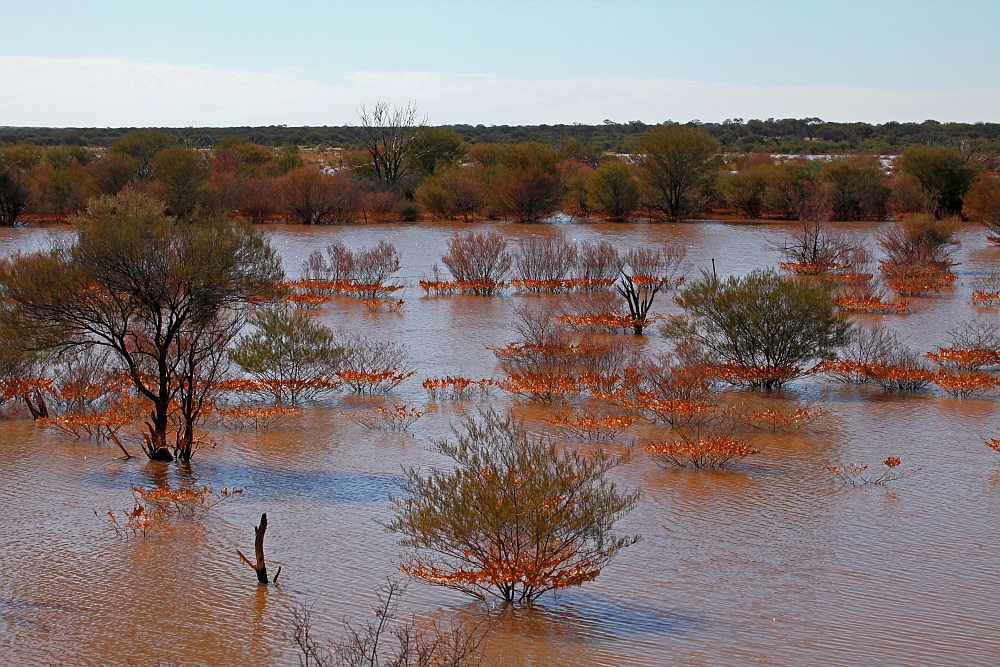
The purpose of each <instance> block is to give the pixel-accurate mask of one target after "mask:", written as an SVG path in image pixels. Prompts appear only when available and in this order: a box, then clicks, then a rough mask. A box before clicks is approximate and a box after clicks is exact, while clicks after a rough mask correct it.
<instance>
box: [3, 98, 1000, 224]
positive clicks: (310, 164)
mask: <svg viewBox="0 0 1000 667" xmlns="http://www.w3.org/2000/svg"><path fill="white" fill-rule="evenodd" d="M813 120H815V119H806V121H802V122H800V123H799V124H798V125H794V124H793V125H794V127H793V129H794V128H798V129H795V131H796V132H805V133H806V135H807V138H808V139H809V140H810V141H811V140H812V138H813V137H814V135H815V136H819V135H818V134H816V133H817V132H819V131H820V130H819V129H817V128H822V127H823V124H822V123H814V122H812V121H813ZM359 121H360V122H359V124H358V125H357V126H356V127H351V128H346V129H344V132H345V134H344V135H343V136H341V135H337V137H336V138H337V144H336V145H332V146H331V145H326V146H319V147H316V146H313V147H309V146H303V145H297V144H293V143H284V144H282V145H281V146H279V147H275V146H270V145H267V140H266V138H265V137H263V136H260V135H258V134H255V133H254V132H253V131H251V130H250V128H234V129H235V130H239V132H236V133H233V134H229V135H227V136H224V137H221V138H220V137H215V136H213V137H211V139H212V140H213V141H214V143H212V144H208V143H207V140H206V139H205V137H204V136H201V135H199V134H198V133H197V132H195V131H193V130H192V131H191V132H188V131H185V132H182V133H178V134H171V133H169V132H165V131H163V130H157V129H140V130H131V131H129V132H126V133H125V134H123V135H122V136H120V137H119V138H117V139H115V140H114V141H113V142H112V143H111V144H110V146H109V147H95V146H91V147H84V146H79V145H72V144H69V143H61V144H58V145H49V146H42V145H38V144H35V143H23V142H22V143H15V144H10V145H4V144H3V143H2V141H3V140H4V138H5V136H6V135H4V134H3V131H2V130H0V225H5V226H10V225H15V224H18V223H19V222H22V221H26V220H32V221H45V220H53V221H61V220H68V219H70V218H71V217H73V216H75V215H79V214H81V213H83V212H85V211H86V209H87V207H88V202H90V201H91V200H96V199H97V198H99V197H104V196H114V195H117V194H119V193H121V192H122V191H124V190H133V191H136V192H139V193H141V194H144V195H147V196H151V197H154V198H156V199H159V200H161V201H163V202H165V204H166V207H167V213H169V214H170V215H173V216H175V217H177V218H178V219H181V220H184V221H191V220H195V219H200V218H213V219H230V220H232V219H242V220H246V221H248V222H251V223H264V222H299V223H303V224H310V225H315V224H342V223H348V222H365V223H367V222H385V221H402V222H417V221H421V220H428V219H432V220H433V219H451V220H460V221H464V222H469V221H472V220H504V221H514V222H539V221H546V220H550V219H552V218H553V217H554V216H558V215H563V216H568V217H569V218H570V219H574V218H575V219H584V220H606V221H610V222H624V221H634V220H639V221H641V220H649V221H650V222H654V221H658V220H666V221H682V220H691V219H700V218H705V217H709V218H711V217H725V218H732V217H735V218H741V219H745V220H796V221H803V222H806V221H808V222H826V221H860V220H866V221H887V220H893V219H901V218H905V217H908V216H913V215H931V216H933V217H935V218H939V219H942V218H956V219H963V220H966V219H971V220H975V221H978V222H981V223H983V224H985V225H986V226H987V227H988V228H990V229H991V230H993V231H994V232H996V234H995V235H997V236H1000V177H998V174H1000V144H998V141H997V138H996V137H995V136H994V132H993V130H994V129H996V128H994V127H993V126H987V125H983V126H974V127H975V128H979V129H980V130H982V131H981V132H979V133H978V134H977V133H975V132H971V133H970V132H966V133H965V134H962V133H961V132H958V133H954V132H950V131H949V132H946V133H945V135H947V137H946V138H945V139H942V138H941V137H939V136H937V135H934V134H927V133H925V134H922V135H915V136H918V137H919V138H920V139H921V142H919V143H912V142H911V143H908V144H907V145H906V146H905V148H903V150H901V151H896V152H895V153H893V154H892V155H891V156H889V157H887V156H886V155H884V154H878V153H872V152H849V153H844V152H840V153H836V154H828V155H812V154H807V153H802V154H786V153H780V152H776V151H778V150H780V149H781V147H780V146H778V145H775V146H769V147H764V148H763V149H762V148H761V147H760V146H757V145H756V144H754V145H753V147H752V150H749V151H740V150H734V149H733V144H732V142H731V141H728V140H723V139H720V138H719V136H716V135H717V134H718V132H713V129H712V127H714V126H711V127H710V126H708V125H705V124H698V123H688V124H684V125H681V124H676V123H669V122H668V123H664V124H661V125H656V126H646V125H641V124H640V125H641V127H640V125H634V126H633V124H629V128H631V129H630V132H632V133H631V134H628V135H627V136H625V135H622V137H621V138H620V140H615V141H608V140H607V138H606V137H605V138H601V136H596V135H594V134H593V133H592V132H589V131H585V130H586V129H587V126H579V127H577V126H573V127H574V128H577V129H579V132H578V133H577V134H575V135H573V136H568V135H567V136H566V137H562V138H558V137H557V138H554V139H553V140H551V141H548V140H547V141H538V140H537V139H539V138H544V137H545V136H547V135H538V136H535V135H532V134H531V133H528V134H525V135H518V136H514V137H513V138H514V139H516V141H509V140H507V135H497V136H496V137H493V136H492V135H481V136H480V135H476V136H473V135H468V134H466V135H463V134H462V133H460V132H458V131H456V130H455V129H452V128H448V127H431V126H428V125H426V124H425V123H424V122H422V121H421V120H420V119H419V117H418V112H417V109H416V108H415V107H413V106H407V107H402V108H400V107H395V106H392V105H390V104H386V103H381V102H380V103H377V104H376V105H375V106H374V107H373V108H371V109H365V108H364V107H362V108H361V111H360V114H359ZM807 121H808V122H807ZM753 122H754V121H750V122H748V123H745V124H744V123H742V122H740V123H736V122H731V123H729V124H728V125H726V127H728V128H729V129H730V130H732V131H736V130H734V129H733V128H737V127H738V128H742V129H743V130H746V128H748V127H750V126H751V124H752V123H753ZM724 125H725V124H724ZM612 126H614V127H617V128H618V129H621V128H620V126H617V125H615V124H611V125H607V126H601V127H606V128H610V127H612ZM719 127H721V126H719ZM935 127H937V126H935ZM942 127H943V126H942ZM997 127H1000V126H997ZM591 129H593V128H591ZM716 129H717V128H716ZM633 130H634V132H633ZM609 131H610V130H609ZM741 131H742V130H741ZM789 131H791V130H789ZM8 135H9V132H8ZM952 135H954V136H952ZM602 136H603V135H602ZM484 137H485V138H496V139H499V140H498V141H481V140H480V139H482V138H484ZM525 137H527V140H525ZM553 137H555V135H553ZM580 137H582V138H580ZM6 138H10V137H9V136H6ZM67 138H68V137H67ZM36 139H37V137H36ZM299 140H300V141H304V139H302V138H299ZM91 141H93V137H91Z"/></svg>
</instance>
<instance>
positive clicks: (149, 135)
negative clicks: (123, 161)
mask: <svg viewBox="0 0 1000 667" xmlns="http://www.w3.org/2000/svg"><path fill="white" fill-rule="evenodd" d="M173 145H174V138H173V137H171V136H170V135H169V134H167V133H166V132H162V131H160V130H154V129H147V130H134V131H132V132H129V133H128V134H126V135H125V136H123V137H122V138H121V139H119V140H118V141H116V142H115V143H113V144H111V152H112V153H122V154H124V155H128V156H130V157H132V158H134V159H135V160H136V162H137V165H138V166H137V174H138V176H139V177H140V178H149V176H150V175H151V174H152V172H151V171H150V167H149V163H150V162H151V161H152V159H153V156H154V155H156V154H157V153H159V152H160V151H162V150H163V149H165V148H168V147H170V146H173Z"/></svg>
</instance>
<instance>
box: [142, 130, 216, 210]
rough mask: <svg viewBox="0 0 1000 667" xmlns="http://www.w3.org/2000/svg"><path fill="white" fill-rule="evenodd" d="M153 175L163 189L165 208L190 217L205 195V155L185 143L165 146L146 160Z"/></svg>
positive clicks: (206, 177)
mask: <svg viewBox="0 0 1000 667" xmlns="http://www.w3.org/2000/svg"><path fill="white" fill-rule="evenodd" d="M150 169H151V171H152V173H153V177H154V178H156V180H157V181H159V183H160V186H161V188H162V190H163V200H164V201H165V202H166V203H167V210H168V211H169V212H170V213H171V214H172V215H175V216H177V217H178V218H182V219H190V218H191V216H192V215H193V214H194V213H195V212H196V211H197V210H198V208H199V206H200V205H201V203H202V202H203V201H204V199H205V196H206V194H207V193H206V189H205V184H206V182H207V181H208V174H209V168H208V163H206V162H205V158H204V157H203V156H202V155H201V154H200V153H199V152H198V151H196V150H194V149H191V148H187V147H185V146H170V147H169V148H165V149H163V150H162V151H160V152H159V153H157V154H156V155H155V156H153V159H152V160H151V161H150Z"/></svg>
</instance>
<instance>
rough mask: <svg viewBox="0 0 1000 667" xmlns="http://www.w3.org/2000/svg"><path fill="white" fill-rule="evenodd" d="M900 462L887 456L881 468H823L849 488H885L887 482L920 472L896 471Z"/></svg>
mask: <svg viewBox="0 0 1000 667" xmlns="http://www.w3.org/2000/svg"><path fill="white" fill-rule="evenodd" d="M900 464H902V460H901V459H899V458H897V457H895V456H887V457H886V458H885V460H884V461H882V467H881V468H875V469H873V468H871V467H870V466H868V465H867V464H865V463H855V464H852V465H845V466H823V469H824V470H828V471H830V473H832V474H833V475H834V476H835V477H836V478H837V479H839V480H840V481H841V482H843V483H844V484H849V485H850V486H855V487H857V486H885V485H886V484H888V483H889V482H894V481H896V480H898V479H902V478H904V477H908V476H910V475H912V474H913V473H915V472H917V471H919V470H920V468H915V469H913V470H905V471H904V470H898V468H899V466H900Z"/></svg>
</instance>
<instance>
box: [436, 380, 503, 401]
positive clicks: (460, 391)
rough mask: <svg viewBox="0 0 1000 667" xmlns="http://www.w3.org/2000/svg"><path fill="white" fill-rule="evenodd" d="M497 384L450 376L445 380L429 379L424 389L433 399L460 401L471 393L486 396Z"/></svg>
mask: <svg viewBox="0 0 1000 667" xmlns="http://www.w3.org/2000/svg"><path fill="white" fill-rule="evenodd" d="M495 384H496V382H494V381H493V380H489V379H484V380H470V379H469V378H463V377H452V376H451V375H448V376H445V377H443V378H427V379H426V380H424V382H423V387H424V389H426V390H427V393H428V394H430V396H431V398H434V399H438V398H442V399H452V400H456V401H460V400H462V399H463V398H465V397H466V394H468V393H469V392H471V391H478V392H479V393H480V394H485V393H487V392H488V391H489V388H490V387H492V386H494V385H495Z"/></svg>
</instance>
